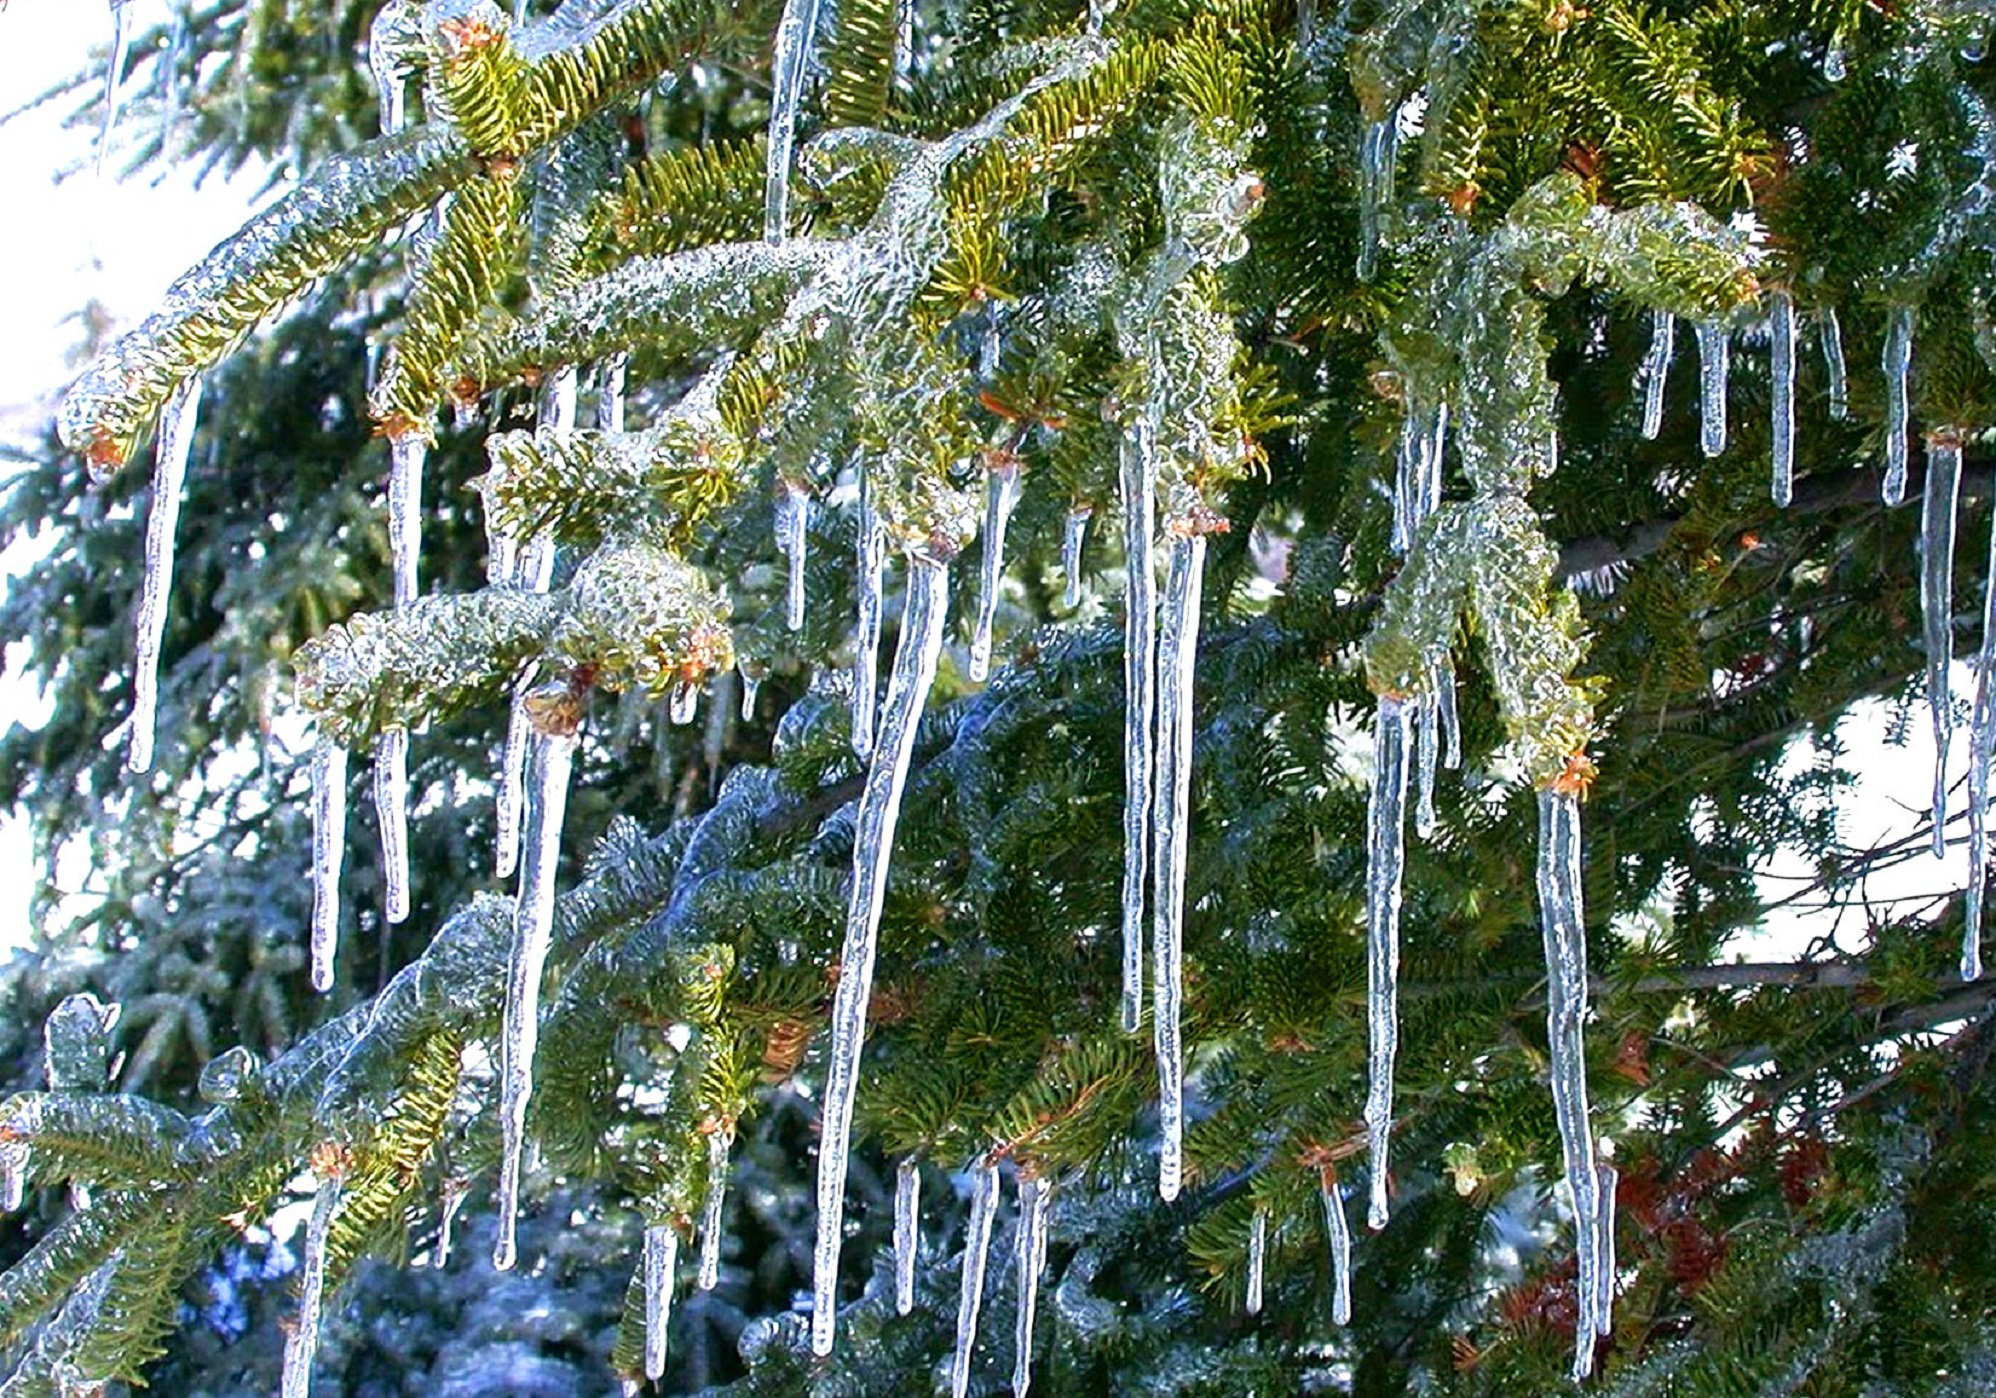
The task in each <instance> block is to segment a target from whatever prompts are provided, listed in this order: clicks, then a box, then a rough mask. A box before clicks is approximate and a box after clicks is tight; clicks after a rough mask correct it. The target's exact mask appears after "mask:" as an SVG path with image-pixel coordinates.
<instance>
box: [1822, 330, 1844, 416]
mask: <svg viewBox="0 0 1996 1398" xmlns="http://www.w3.org/2000/svg"><path fill="white" fill-rule="evenodd" d="M1822 333H1823V367H1824V369H1825V370H1826V371H1827V372H1828V374H1829V378H1830V386H1829V387H1830V416H1831V417H1833V418H1846V417H1849V416H1850V368H1849V365H1848V364H1847V363H1846V362H1845V360H1844V330H1843V326H1842V325H1841V324H1840V323H1839V322H1838V320H1837V308H1836V307H1835V306H1825V307H1823V321H1822Z"/></svg>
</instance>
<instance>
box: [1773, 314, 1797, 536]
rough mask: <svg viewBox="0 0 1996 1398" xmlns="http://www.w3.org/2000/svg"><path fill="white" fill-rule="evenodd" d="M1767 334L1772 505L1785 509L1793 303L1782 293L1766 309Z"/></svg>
mask: <svg viewBox="0 0 1996 1398" xmlns="http://www.w3.org/2000/svg"><path fill="white" fill-rule="evenodd" d="M1767 334H1768V340H1769V351H1768V365H1769V373H1770V376H1771V381H1772V389H1773V395H1772V401H1771V402H1770V404H1769V412H1770V415H1771V421H1770V423H1769V431H1768V441H1769V454H1770V455H1771V456H1772V458H1773V468H1774V480H1773V485H1772V494H1773V496H1774V503H1775V504H1777V505H1779V506H1781V507H1782V508H1783V509H1786V508H1787V507H1788V504H1789V502H1790V501H1791V500H1793V499H1794V498H1795V302H1794V301H1793V300H1792V299H1791V298H1790V297H1789V295H1788V293H1787V292H1785V291H1777V292H1775V293H1774V296H1773V299H1772V303H1771V304H1770V305H1769V307H1768V314H1767Z"/></svg>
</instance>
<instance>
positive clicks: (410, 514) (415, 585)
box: [388, 432, 430, 607]
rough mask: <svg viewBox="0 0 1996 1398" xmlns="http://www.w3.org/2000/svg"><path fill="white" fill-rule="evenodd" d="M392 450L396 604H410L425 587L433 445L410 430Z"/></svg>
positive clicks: (392, 551)
mask: <svg viewBox="0 0 1996 1398" xmlns="http://www.w3.org/2000/svg"><path fill="white" fill-rule="evenodd" d="M388 451H389V467H388V553H389V557H390V559H391V560H392V562H393V565H394V569H395V605H396V606H398V607H406V606H408V605H409V604H410V603H411V602H413V601H415V600H416V597H417V595H418V593H419V592H420V590H421V587H420V578H419V568H420V563H421V557H422V548H423V465H424V463H425V462H426V461H427V460H428V458H429V453H430V445H429V443H428V442H426V441H424V440H423V435H422V433H421V432H409V433H406V434H404V435H403V436H400V437H397V438H396V439H395V440H394V442H393V443H392V444H391V445H390V447H389V449H388Z"/></svg>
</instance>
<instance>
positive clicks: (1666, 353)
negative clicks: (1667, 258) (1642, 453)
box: [1642, 311, 1677, 441]
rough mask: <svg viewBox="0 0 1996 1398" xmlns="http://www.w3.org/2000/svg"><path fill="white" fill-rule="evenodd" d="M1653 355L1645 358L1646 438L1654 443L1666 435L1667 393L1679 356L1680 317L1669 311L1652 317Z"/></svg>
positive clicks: (1651, 338) (1650, 325)
mask: <svg viewBox="0 0 1996 1398" xmlns="http://www.w3.org/2000/svg"><path fill="white" fill-rule="evenodd" d="M1649 316H1650V321H1649V353H1648V354H1645V355H1644V356H1643V375H1642V377H1643V436H1645V437H1648V438H1649V439H1650V440H1651V441H1654V440H1656V435H1657V434H1658V433H1659V432H1661V431H1663V393H1664V389H1665V388H1666V387H1667V386H1668V385H1669V383H1670V362H1671V360H1672V358H1673V357H1675V355H1676V353H1677V317H1676V316H1674V315H1672V314H1671V313H1670V312H1669V311H1651V312H1650V313H1649Z"/></svg>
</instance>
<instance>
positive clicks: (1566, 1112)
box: [1538, 789, 1608, 1379]
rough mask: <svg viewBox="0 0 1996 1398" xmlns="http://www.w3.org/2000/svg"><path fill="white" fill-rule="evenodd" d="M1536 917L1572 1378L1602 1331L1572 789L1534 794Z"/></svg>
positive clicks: (1579, 1374) (1597, 1179) (1597, 1186)
mask: <svg viewBox="0 0 1996 1398" xmlns="http://www.w3.org/2000/svg"><path fill="white" fill-rule="evenodd" d="M1538 886H1539V918H1540V925H1541V929H1542V931H1543V934H1544V940H1545V957H1546V1038H1547V1041H1548V1044H1549V1046H1550V1048H1551V1052H1552V1095H1553V1110H1554V1114H1555V1115H1556V1116H1557V1117H1558V1119H1559V1136H1560V1142H1561V1144H1562V1146H1563V1148H1564V1151H1565V1156H1566V1184H1567V1188H1568V1190H1570V1191H1571V1193H1572V1195H1573V1231H1574V1239H1573V1244H1574V1246H1573V1250H1574V1256H1575V1259H1576V1261H1577V1263H1578V1267H1579V1281H1578V1292H1577V1294H1578V1295H1579V1297H1580V1319H1579V1324H1578V1325H1577V1326H1576V1327H1575V1329H1576V1338H1575V1348H1574V1356H1573V1375H1574V1377H1575V1378H1576V1379H1580V1378H1585V1377H1586V1376H1587V1375H1588V1373H1589V1372H1591V1371H1592V1369H1593V1367H1594V1340H1595V1337H1596V1335H1597V1334H1606V1333H1607V1322H1608V1316H1607V1315H1606V1314H1605V1313H1604V1312H1605V1308H1604V1307H1601V1306H1600V1305H1599V1298H1600V1296H1601V1279H1600V1270H1599V1268H1600V1237H1601V1218H1600V1201H1601V1176H1600V1173H1599V1170H1598V1167H1597V1165H1596V1163H1595V1159H1594V1136H1593V1128H1592V1127H1591V1126H1590V1125H1589V1118H1588V1110H1587V1052H1586V1044H1585V1041H1584V1031H1585V1027H1586V1022H1587V930H1586V925H1585V922H1584V921H1583V915H1582V910H1581V898H1580V802H1579V799H1578V798H1577V797H1576V796H1574V795H1573V794H1572V793H1571V792H1566V791H1558V790H1553V789H1547V790H1543V791H1541V792H1540V793H1539V867H1538Z"/></svg>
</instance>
